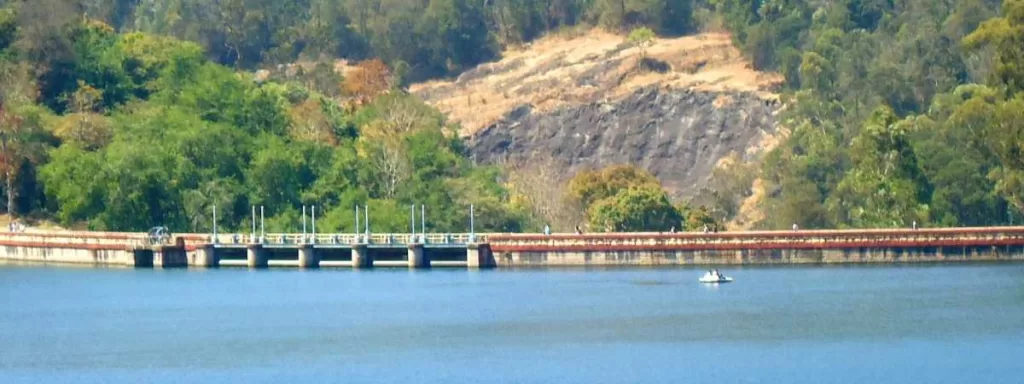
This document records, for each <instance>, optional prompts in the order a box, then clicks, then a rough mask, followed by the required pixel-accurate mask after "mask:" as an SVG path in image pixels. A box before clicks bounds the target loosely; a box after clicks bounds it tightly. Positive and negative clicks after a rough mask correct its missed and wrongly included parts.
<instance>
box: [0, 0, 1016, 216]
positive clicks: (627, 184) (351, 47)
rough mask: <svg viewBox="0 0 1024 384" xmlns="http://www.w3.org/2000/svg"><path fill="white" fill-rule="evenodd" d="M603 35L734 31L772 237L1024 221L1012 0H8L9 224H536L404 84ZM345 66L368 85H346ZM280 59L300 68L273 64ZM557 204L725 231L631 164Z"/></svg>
mask: <svg viewBox="0 0 1024 384" xmlns="http://www.w3.org/2000/svg"><path fill="white" fill-rule="evenodd" d="M593 27H601V28H606V29H610V30H616V31H621V32H628V31H630V30H633V29H635V28H637V27H648V28H650V29H651V30H653V31H654V32H655V33H657V34H659V35H662V36H664V35H678V34H685V33H690V32H694V31H698V30H701V29H706V30H726V31H729V32H731V33H732V34H733V36H734V39H735V41H736V44H737V46H739V47H740V48H741V49H742V50H743V51H744V53H745V54H747V55H749V57H750V59H751V60H752V62H753V63H754V65H755V66H756V67H757V68H758V69H761V70H771V71H777V72H779V73H782V74H783V75H784V76H785V78H786V83H785V89H783V90H781V91H782V92H783V94H784V96H785V101H786V104H787V106H788V107H787V109H786V111H785V112H784V121H783V124H784V126H785V127H786V128H787V129H788V130H789V131H790V135H789V137H788V138H787V140H786V141H785V142H784V143H783V144H782V145H781V146H780V147H779V148H778V149H776V150H775V151H773V152H772V153H770V154H769V156H768V158H767V159H766V160H765V163H764V164H763V166H762V168H761V169H759V170H757V171H756V175H755V176H758V177H762V178H763V179H764V180H765V181H766V185H767V189H768V192H769V193H768V198H767V199H766V201H764V202H763V205H764V206H763V207H762V209H764V210H765V211H766V212H769V213H770V214H769V215H767V217H766V220H764V221H763V222H762V223H761V225H762V226H764V227H767V228H788V227H789V225H791V224H792V223H797V224H799V225H801V226H802V227H805V228H813V227H819V228H821V227H876V226H881V227H892V226H909V225H910V223H911V222H913V221H916V222H917V223H919V224H921V225H944V226H953V225H989V224H1002V223H1006V222H1007V221H1009V220H1013V217H1017V220H1018V221H1020V220H1021V218H1020V217H1021V215H1020V213H1021V211H1022V209H1024V156H1022V154H1024V93H1021V92H1020V91H1021V88H1022V87H1024V69H1021V67H1020V66H1019V64H1018V63H1019V62H1021V60H1022V59H1024V1H1022V0H1008V1H1005V2H999V1H991V0H965V1H952V0H939V1H923V0H905V1H896V0H834V1H829V0H706V1H705V0H420V1H403V0H296V1H277V0H219V1H214V0H31V1H21V0H6V1H3V0H0V85H2V89H0V108H2V109H0V133H2V135H0V138H2V144H3V158H2V160H3V162H2V164H0V165H2V168H3V172H4V176H5V177H4V180H5V183H4V185H3V186H2V188H3V190H4V191H5V192H6V195H7V197H8V198H7V199H6V204H4V205H5V206H6V208H7V209H8V211H10V212H12V213H15V214H17V215H20V216H25V215H29V216H35V217H45V218H55V219H56V220H58V221H60V222H61V223H63V224H65V225H70V224H74V223H82V222H86V223H88V225H89V226H90V227H92V228H96V229H113V230H144V229H146V228H148V227H149V226H152V225H167V226H169V227H171V228H172V229H173V230H175V231H204V230H208V227H209V224H208V223H209V222H210V221H211V217H210V214H211V212H210V211H211V210H210V208H211V207H212V206H213V205H217V207H218V211H219V212H220V215H219V216H220V219H221V223H224V225H225V226H226V227H228V228H246V227H247V223H248V215H249V212H250V208H251V206H252V205H265V206H266V207H267V209H268V212H267V214H268V216H270V218H269V220H268V229H269V230H286V229H292V230H294V228H297V227H298V224H297V223H298V222H299V220H300V207H301V206H303V205H317V206H318V207H319V208H318V212H319V213H318V216H319V217H320V218H321V220H320V222H319V223H318V227H319V228H324V229H325V230H342V231H351V230H352V226H353V225H354V223H353V218H352V215H353V212H352V211H353V207H354V206H355V205H357V204H364V203H366V204H369V205H370V210H371V212H372V214H373V218H372V222H373V229H374V230H375V231H401V230H405V228H407V227H408V212H409V205H410V204H424V205H426V206H427V207H428V212H430V213H429V214H428V227H429V228H428V229H429V230H438V231H447V230H452V231H462V230H465V227H466V226H467V223H468V213H469V212H468V211H469V210H468V206H469V205H470V204H473V205H475V207H476V210H477V225H478V229H480V230H496V231H514V230H523V229H530V230H536V229H538V228H540V227H541V226H543V223H545V222H549V221H551V218H550V217H546V215H545V212H544V210H542V209H537V207H534V206H531V204H530V203H531V199H530V198H529V196H517V195H516V191H517V188H514V186H510V185H509V183H508V182H507V181H508V180H507V178H506V177H503V176H504V175H503V172H502V170H501V169H498V168H493V167H479V166H475V165H473V164H471V161H469V160H468V159H467V158H466V156H465V153H464V152H465V151H464V149H463V148H462V143H461V142H460V141H459V140H458V139H457V138H455V135H453V134H452V133H453V132H454V131H453V130H454V129H456V127H453V126H452V125H451V124H449V123H448V122H447V121H446V119H445V117H444V116H443V115H441V114H440V113H439V112H437V111H436V110H434V109H432V108H430V107H428V106H426V105H425V104H423V103H422V102H420V101H419V100H417V99H416V98H415V97H412V96H410V95H408V94H407V93H405V92H403V91H402V89H403V87H404V85H406V84H408V83H409V82H412V81H419V80H423V79H429V78H436V77H444V76H453V75H457V74H459V73H460V72H461V71H463V70H465V69H467V68H470V67H472V66H474V65H476V64H478V63H480V62H484V61H487V60H491V59H494V58H495V57H497V55H498V54H499V52H500V51H501V49H502V48H503V47H507V46H510V45H515V44H520V43H525V42H529V41H530V40H532V39H535V38H537V37H539V36H541V35H543V34H545V33H556V32H557V31H561V30H565V29H586V28H593ZM338 58H343V59H347V60H349V61H350V62H351V63H360V64H359V65H358V66H359V67H360V68H361V69H362V70H361V71H358V72H355V73H354V74H352V75H348V76H346V77H345V78H342V77H341V76H340V75H338V74H337V73H335V72H334V71H333V70H332V68H333V67H332V64H333V61H334V60H335V59H338ZM293 62H304V63H310V64H311V65H310V66H306V67H303V68H300V69H299V70H297V71H290V70H289V71H281V70H274V69H279V68H282V66H280V64H288V63H293ZM256 69H271V70H274V71H272V73H273V75H272V76H270V77H269V78H258V77H254V76H252V75H251V72H250V71H252V70H256ZM734 173H736V174H734V175H726V177H724V178H725V179H728V178H729V177H733V178H738V177H749V176H750V175H738V173H741V172H734ZM739 184H743V183H735V182H733V183H728V182H723V183H720V185H722V187H721V188H720V190H716V191H713V192H714V195H715V196H716V197H717V200H716V203H715V204H721V205H723V206H725V205H735V201H736V200H737V199H738V198H740V197H742V196H743V195H745V194H746V193H747V191H746V190H748V189H749V188H746V187H741V188H736V187H735V186H736V185H739ZM726 185H731V186H733V187H731V188H726V187H725V186H726ZM568 192H569V193H567V196H566V204H565V205H566V206H568V207H574V208H573V209H575V210H577V211H578V212H577V213H578V214H579V215H580V217H579V221H580V222H589V223H590V224H591V228H592V229H594V230H602V229H606V230H639V229H648V230H668V229H669V228H671V227H676V228H689V229H696V228H700V227H703V226H704V225H712V226H717V224H714V223H715V220H714V219H712V218H711V217H709V215H708V213H707V211H708V209H707V208H703V207H699V208H696V209H691V208H690V207H688V206H686V205H685V204H678V203H677V204H673V203H672V202H669V201H668V199H667V197H666V195H665V193H664V191H662V190H661V189H660V186H658V185H657V183H656V181H654V182H652V180H651V178H650V176H649V175H647V174H645V173H644V172H640V171H637V170H635V169H629V168H628V167H627V168H621V167H613V168H610V169H607V170H602V171H595V172H587V173H583V174H581V175H579V176H578V177H577V180H573V183H570V186H569V188H568ZM713 211H715V212H725V213H723V214H722V215H724V216H728V214H729V212H731V211H733V210H730V209H721V210H720V209H713ZM1014 215H1016V216H1014ZM717 219H719V220H721V219H728V217H717ZM559 229H561V230H565V229H568V228H559Z"/></svg>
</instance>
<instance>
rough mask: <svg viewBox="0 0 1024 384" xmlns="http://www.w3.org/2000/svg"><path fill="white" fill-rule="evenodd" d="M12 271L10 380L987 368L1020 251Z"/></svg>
mask: <svg viewBox="0 0 1024 384" xmlns="http://www.w3.org/2000/svg"><path fill="white" fill-rule="evenodd" d="M703 272H704V271H703V270H700V269H633V270H615V269H596V270H582V269H562V270H496V271H465V270H459V269H451V270H440V269H438V270H432V271H409V270H405V269H377V270H372V271H351V270H344V269H343V270H319V271H299V270H266V271H249V270H244V269H221V270H198V271H197V270H189V271H186V270H168V271H164V270H133V269H63V268H45V267H25V266H6V267H0V292H2V295H3V296H0V297H2V299H0V300H2V301H0V346H2V348H0V382H4V383H12V382H30V383H36V382H68V381H72V382H110V381H129V382H181V381H188V382H193V381H199V382H210V381H225V380H229V381H275V382H277V381H283V382H335V381H343V382H396V381H402V382H481V381H484V382H510V383H520V382H584V383H595V382H600V383H603V382H607V383H617V382H664V381H670V382H678V381H685V382H723V381H724V382H766V383H773V382H807V383H812V382H851V383H861V382H950V383H960V382H977V381H981V382H987V381H1000V382H1002V381H1005V380H1006V378H1010V377H1022V376H1021V374H1024V369H1022V368H1021V364H1019V361H1018V360H1019V357H1020V356H1024V266H1022V265H1015V264H985V265H959V266H950V265H944V266H927V267H925V266H921V267H918V266H898V267H897V266H890V267H867V268H865V267H789V268H780V267H772V268H749V267H748V268H736V269H732V270H722V272H723V273H724V274H726V275H728V276H730V277H733V278H734V279H736V280H735V282H733V283H728V284H721V285H719V284H701V283H699V282H697V278H698V277H699V276H700V275H701V274H702V273H703Z"/></svg>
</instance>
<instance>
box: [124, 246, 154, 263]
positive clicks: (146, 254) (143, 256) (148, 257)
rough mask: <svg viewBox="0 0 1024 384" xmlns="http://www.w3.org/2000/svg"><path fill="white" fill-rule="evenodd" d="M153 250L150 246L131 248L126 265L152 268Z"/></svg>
mask: <svg viewBox="0 0 1024 384" xmlns="http://www.w3.org/2000/svg"><path fill="white" fill-rule="evenodd" d="M153 259H154V257H153V250H152V249H150V248H136V249H134V250H132V258H131V259H130V260H128V262H126V263H125V266H126V267H135V268H153Z"/></svg>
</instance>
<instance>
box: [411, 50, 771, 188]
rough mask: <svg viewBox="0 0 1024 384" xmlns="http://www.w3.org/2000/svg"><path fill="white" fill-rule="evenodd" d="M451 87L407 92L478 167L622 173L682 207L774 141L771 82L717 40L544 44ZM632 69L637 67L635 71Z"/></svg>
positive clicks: (768, 76)
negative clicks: (649, 177)
mask: <svg viewBox="0 0 1024 384" xmlns="http://www.w3.org/2000/svg"><path fill="white" fill-rule="evenodd" d="M503 57H504V58H503V59H502V60H501V61H499V62H496V63H490V64H484V65H481V66H479V67H478V68H476V69H474V70H472V71H469V72H466V73H464V74H463V75H462V76H460V77H459V78H458V79H456V80H455V81H450V82H432V83H426V84H418V85H416V86H414V87H412V91H413V92H414V93H416V94H417V95H419V96H420V97H421V98H423V99H424V100H426V101H427V102H428V103H431V104H432V105H434V106H436V107H437V108H439V109H441V110H442V111H444V112H446V113H447V114H448V115H449V117H450V118H451V119H452V120H454V121H457V122H459V123H461V124H462V127H463V128H462V132H461V133H462V135H463V136H466V137H467V139H468V143H469V148H470V151H471V153H472V155H473V156H474V158H475V159H476V161H478V162H484V163H510V164H523V163H525V162H531V161H542V162H545V163H552V164H555V166H557V167H560V169H562V170H563V171H564V172H562V173H561V174H562V175H564V177H565V178H569V177H571V176H572V175H573V174H574V173H575V172H576V171H578V170H580V169H583V168H586V167H600V166H605V165H610V164H621V163H631V164H636V165H639V166H642V167H644V168H646V169H647V170H649V171H651V172H652V173H654V174H655V175H656V176H658V177H659V179H661V181H662V183H663V184H664V185H665V186H666V187H667V188H668V189H669V190H670V191H672V192H673V194H674V195H676V197H679V198H685V197H688V196H692V195H693V193H694V192H695V191H697V190H698V189H699V187H701V186H703V185H705V183H706V182H707V181H708V178H709V177H710V176H711V171H712V170H713V169H714V168H715V166H716V165H717V164H719V162H721V161H722V160H723V159H724V158H726V157H728V156H730V154H733V155H738V157H739V158H741V159H747V160H750V159H755V158H757V156H758V155H759V154H761V153H763V151H764V150H765V149H768V148H771V147H772V145H773V143H774V142H775V141H776V140H775V136H776V135H777V126H776V121H775V112H776V111H777V110H778V108H779V104H778V101H777V96H776V95H775V94H773V93H772V90H773V89H774V88H775V87H777V85H778V83H779V81H780V80H779V77H778V76H776V75H773V74H766V73H759V72H756V71H753V70H751V69H749V64H748V63H746V62H745V61H744V60H743V58H742V56H741V55H740V53H739V52H738V51H737V50H736V49H735V48H733V46H732V44H731V42H730V40H729V36H728V35H725V34H703V35H698V36H688V37H682V38H675V39H659V40H657V41H655V42H654V43H653V44H652V45H651V46H649V47H647V48H646V49H645V50H644V51H643V52H641V51H640V49H639V48H637V47H634V46H632V45H631V44H629V43H626V42H624V41H623V38H622V37H621V36H616V35H611V34H605V33H601V32H592V33H589V34H587V35H584V36H578V37H574V38H565V37H551V38H547V39H543V40H541V41H538V42H536V43H534V44H532V45H531V46H528V47H524V48H522V49H520V50H518V51H511V52H507V53H506V54H505V55H504V56H503ZM641 62H642V63H643V65H641Z"/></svg>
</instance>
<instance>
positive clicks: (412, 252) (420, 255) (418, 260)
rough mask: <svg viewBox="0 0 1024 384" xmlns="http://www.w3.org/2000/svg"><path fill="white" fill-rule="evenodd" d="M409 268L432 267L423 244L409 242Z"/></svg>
mask: <svg viewBox="0 0 1024 384" xmlns="http://www.w3.org/2000/svg"><path fill="white" fill-rule="evenodd" d="M409 268H430V258H429V257H427V253H426V252H425V249H424V247H423V244H409Z"/></svg>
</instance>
